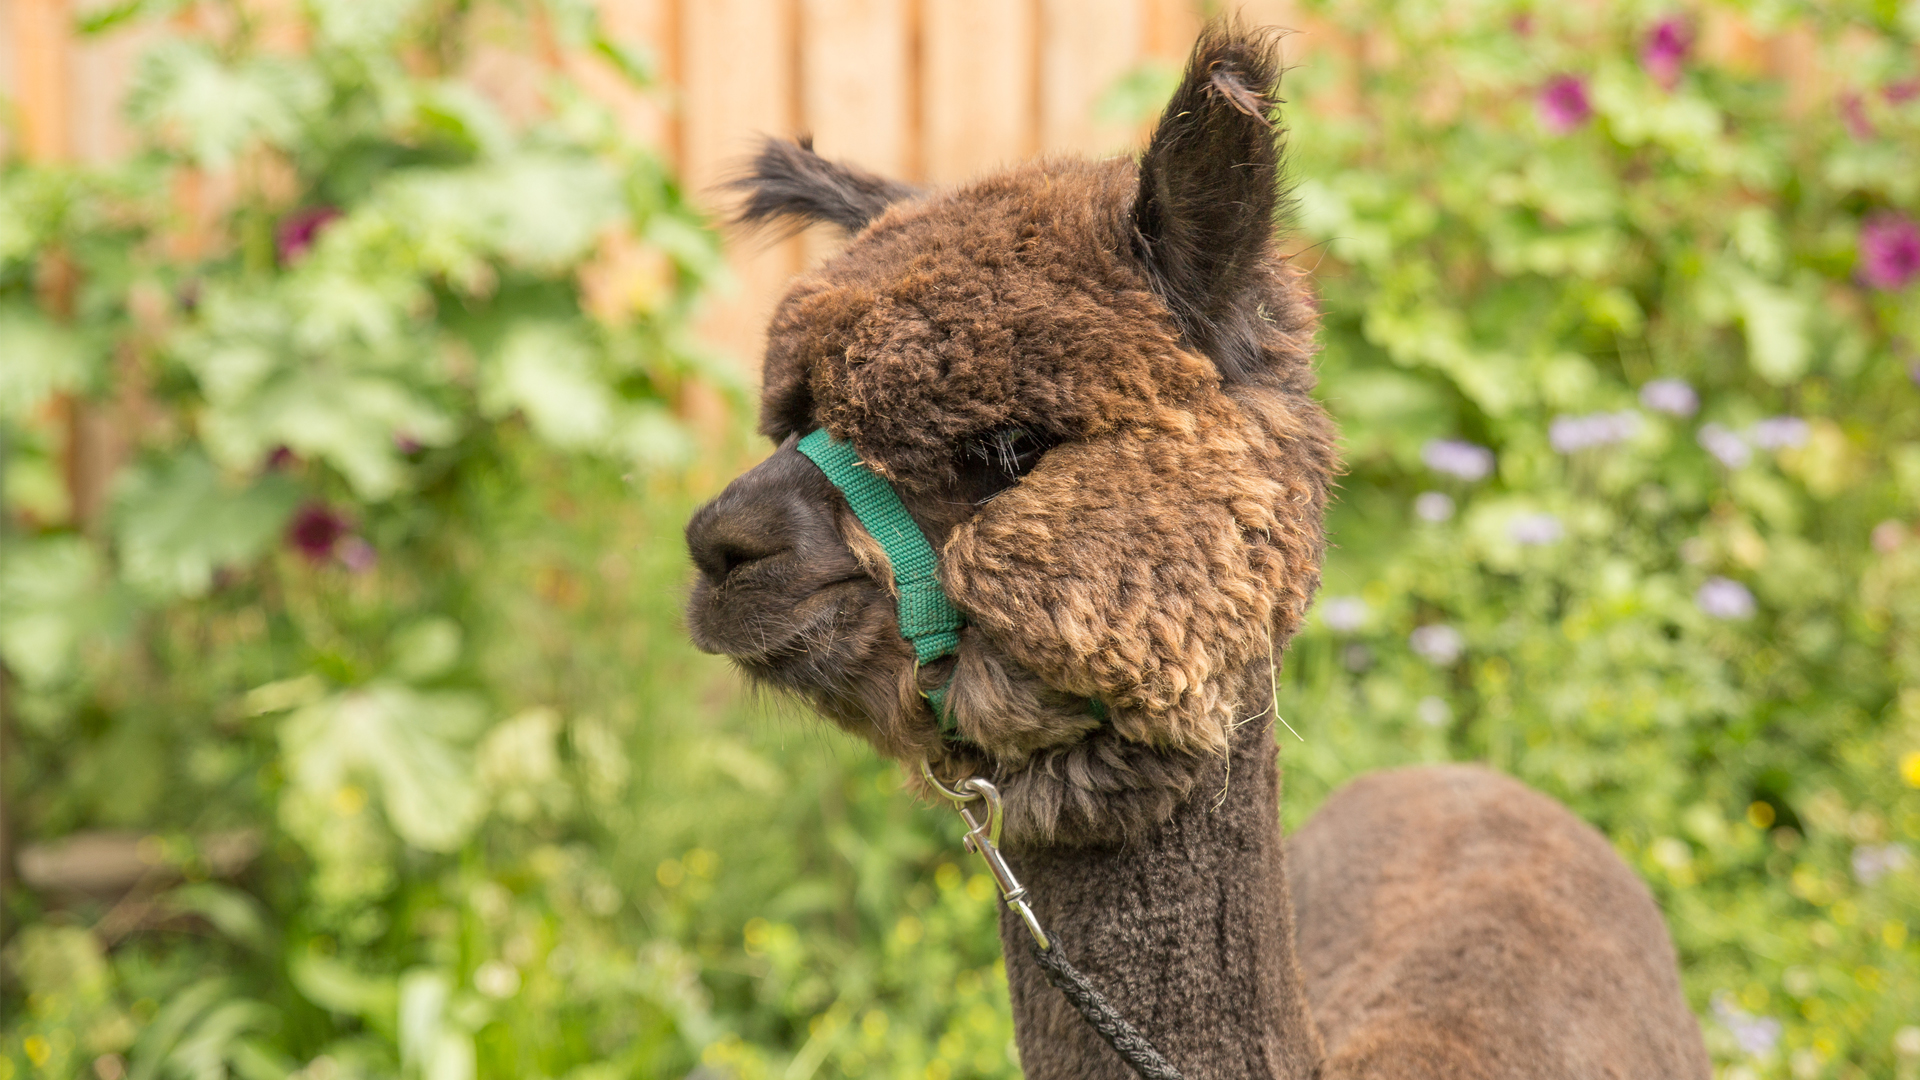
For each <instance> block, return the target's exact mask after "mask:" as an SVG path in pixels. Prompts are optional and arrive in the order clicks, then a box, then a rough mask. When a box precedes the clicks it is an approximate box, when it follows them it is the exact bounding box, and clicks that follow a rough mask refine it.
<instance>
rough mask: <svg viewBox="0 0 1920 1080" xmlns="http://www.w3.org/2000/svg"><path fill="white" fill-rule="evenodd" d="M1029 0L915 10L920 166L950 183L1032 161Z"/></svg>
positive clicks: (1033, 59) (961, 2) (942, 2)
mask: <svg viewBox="0 0 1920 1080" xmlns="http://www.w3.org/2000/svg"><path fill="white" fill-rule="evenodd" d="M1034 3H1035V0H927V2H926V4H925V6H924V8H923V9H922V11H921V32H920V57H921V84H920V85H921V92H920V93H921V98H920V100H921V117H922V120H921V124H922V131H923V137H922V144H921V145H922V161H923V163H924V166H925V175H926V177H927V179H929V180H933V181H936V182H947V183H950V182H953V181H956V180H963V179H966V178H967V177H969V176H973V175H975V174H977V173H980V172H983V171H985V170H987V169H991V168H993V167H995V166H999V165H1005V164H1010V163H1012V162H1015V161H1019V160H1021V159H1023V158H1026V157H1029V156H1031V155H1032V154H1033V153H1034V151H1035V150H1037V149H1038V148H1039V139H1038V132H1037V131H1036V129H1035V125H1034V121H1035V118H1036V116H1037V114H1038V109H1039V103H1038V99H1037V97H1036V87H1035V83H1034V79H1035V75H1036V68H1037V65H1038V56H1037V55H1036V52H1035V46H1036V39H1035V31H1036V30H1037V25H1036V20H1037V18H1038V12H1037V11H1036V10H1035V7H1034Z"/></svg>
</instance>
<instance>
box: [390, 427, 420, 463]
mask: <svg viewBox="0 0 1920 1080" xmlns="http://www.w3.org/2000/svg"><path fill="white" fill-rule="evenodd" d="M393 448H394V449H395V450H397V451H399V452H400V454H401V455H402V456H404V457H412V456H413V455H415V454H417V453H419V452H420V451H422V450H425V449H426V448H427V447H426V444H425V443H422V442H421V441H420V440H419V439H416V438H414V437H413V436H411V435H408V434H406V433H405V432H400V431H396V432H394V433H393Z"/></svg>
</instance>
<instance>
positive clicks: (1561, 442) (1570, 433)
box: [1547, 412, 1640, 454]
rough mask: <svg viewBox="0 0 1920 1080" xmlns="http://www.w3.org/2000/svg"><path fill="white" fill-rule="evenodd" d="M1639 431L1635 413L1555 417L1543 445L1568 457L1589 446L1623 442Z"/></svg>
mask: <svg viewBox="0 0 1920 1080" xmlns="http://www.w3.org/2000/svg"><path fill="white" fill-rule="evenodd" d="M1639 430H1640V414H1639V413H1636V412H1617V413H1589V414H1587V415H1586V416H1556V417H1554V418H1553V424H1552V425H1551V426H1549V427H1548V428H1547V442H1549V443H1551V444H1552V445H1553V448H1554V449H1555V450H1558V451H1559V452H1560V453H1562V454H1571V453H1574V452H1575V451H1578V450H1585V449H1587V448H1589V447H1594V446H1611V445H1612V444H1614V443H1617V442H1625V441H1627V440H1628V439H1631V438H1633V435H1634V432H1636V431H1639Z"/></svg>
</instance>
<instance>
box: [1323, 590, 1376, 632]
mask: <svg viewBox="0 0 1920 1080" xmlns="http://www.w3.org/2000/svg"><path fill="white" fill-rule="evenodd" d="M1320 619H1321V621H1322V622H1325V623H1326V624H1327V629H1329V630H1332V631H1333V632H1334V633H1336V634H1351V633H1353V632H1354V631H1355V630H1358V629H1360V626H1361V624H1363V623H1365V622H1366V621H1367V602H1366V601H1365V600H1362V599H1360V598H1359V597H1357V596H1329V597H1327V598H1326V599H1325V600H1322V601H1320Z"/></svg>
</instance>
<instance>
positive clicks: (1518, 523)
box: [1507, 514, 1567, 547]
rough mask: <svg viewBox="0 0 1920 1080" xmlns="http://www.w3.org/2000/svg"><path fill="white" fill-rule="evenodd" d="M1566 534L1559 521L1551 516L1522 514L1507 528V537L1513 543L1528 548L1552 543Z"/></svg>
mask: <svg viewBox="0 0 1920 1080" xmlns="http://www.w3.org/2000/svg"><path fill="white" fill-rule="evenodd" d="M1566 532H1567V531H1566V529H1565V528H1563V527H1562V526H1561V524H1560V519H1559V518H1557V517H1554V516H1553V515H1552V514H1522V515H1520V516H1519V517H1517V518H1514V519H1513V521H1512V522H1511V523H1510V524H1508V526H1507V536H1508V537H1509V538H1510V539H1511V540H1512V541H1513V542H1514V543H1516V544H1522V545H1525V546H1528V547H1538V546H1539V545H1542V544H1551V543H1554V542H1556V541H1558V540H1559V539H1560V538H1561V537H1562V536H1565V535H1566Z"/></svg>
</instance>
